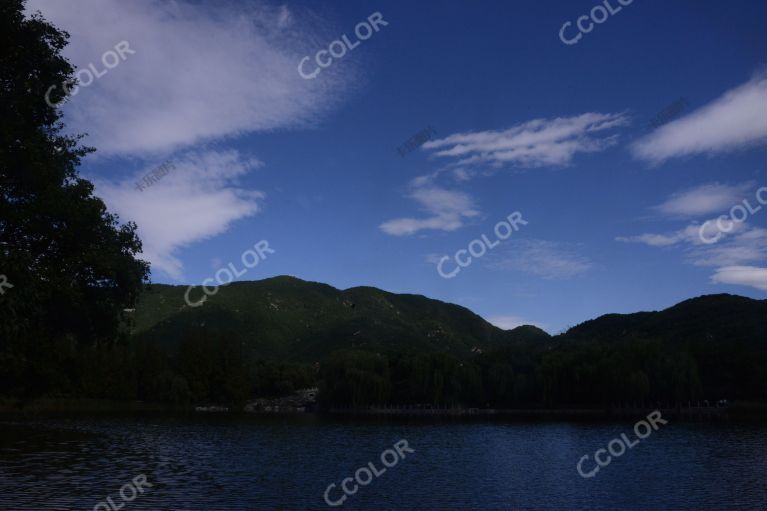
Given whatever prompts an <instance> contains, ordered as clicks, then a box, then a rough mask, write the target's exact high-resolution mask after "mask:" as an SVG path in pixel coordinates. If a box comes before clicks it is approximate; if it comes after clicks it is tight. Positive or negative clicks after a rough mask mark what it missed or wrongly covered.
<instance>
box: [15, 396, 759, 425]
mask: <svg viewBox="0 0 767 511" xmlns="http://www.w3.org/2000/svg"><path fill="white" fill-rule="evenodd" d="M195 408H196V407H195V405H183V406H179V405H176V406H174V405H166V404H162V403H153V402H146V401H113V400H104V399H79V398H38V399H35V400H31V401H21V400H18V399H14V398H2V399H0V416H4V415H6V416H7V415H14V416H18V415H22V416H38V415H67V414H75V415H93V416H99V415H105V414H106V415H109V414H155V413H157V414H172V415H191V416H211V415H212V416H221V415H226V416H259V417H264V416H272V417H284V416H287V415H292V416H303V415H317V416H328V417H365V418H376V417H379V418H384V417H418V418H429V417H433V418H519V419H524V420H529V419H547V420H548V419H586V420H589V419H592V420H593V419H615V418H623V417H639V416H642V415H646V414H647V413H648V412H649V411H653V410H659V411H660V412H661V413H662V414H663V416H664V417H670V418H677V419H704V420H708V419H725V420H727V419H733V418H752V417H753V418H758V419H766V418H767V403H762V402H747V401H744V402H738V403H733V404H732V405H729V406H726V407H725V406H723V407H716V406H708V407H706V406H700V407H698V406H690V407H687V406H685V407H681V406H678V407H668V406H655V407H624V408H604V407H581V408H575V407H563V408H427V407H418V406H403V407H386V406H384V407H330V408H320V407H308V409H306V410H301V411H298V410H281V411H270V412H264V411H244V410H242V409H238V408H236V407H221V408H223V409H222V410H216V409H215V408H217V407H212V408H214V409H213V410H210V411H199V410H195Z"/></svg>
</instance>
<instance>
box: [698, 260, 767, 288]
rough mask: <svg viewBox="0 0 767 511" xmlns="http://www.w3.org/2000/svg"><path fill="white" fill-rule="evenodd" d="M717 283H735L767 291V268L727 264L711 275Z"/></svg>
mask: <svg viewBox="0 0 767 511" xmlns="http://www.w3.org/2000/svg"><path fill="white" fill-rule="evenodd" d="M711 281H712V282H714V283H716V284H735V285H738V286H749V287H754V288H756V289H761V290H762V291H767V268H760V267H758V266H727V267H724V268H719V269H718V270H716V273H714V275H712V276H711Z"/></svg>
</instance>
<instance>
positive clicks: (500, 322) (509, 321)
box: [487, 315, 545, 330]
mask: <svg viewBox="0 0 767 511" xmlns="http://www.w3.org/2000/svg"><path fill="white" fill-rule="evenodd" d="M487 322H488V323H491V324H493V325H495V326H497V327H498V328H501V329H503V330H513V329H515V328H517V327H518V326H523V325H533V326H537V327H538V328H540V329H542V330H545V328H544V326H543V325H541V324H539V323H535V322H533V321H528V320H526V319H524V318H521V317H519V316H506V315H501V316H491V317H489V318H487Z"/></svg>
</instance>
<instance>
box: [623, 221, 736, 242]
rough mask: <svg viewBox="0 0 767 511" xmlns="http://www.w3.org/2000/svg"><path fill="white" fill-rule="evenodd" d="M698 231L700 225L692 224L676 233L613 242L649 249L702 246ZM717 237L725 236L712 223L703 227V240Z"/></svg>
mask: <svg viewBox="0 0 767 511" xmlns="http://www.w3.org/2000/svg"><path fill="white" fill-rule="evenodd" d="M740 225H742V224H738V227H740ZM734 229H735V228H733V230H734ZM700 231H701V224H697V223H693V224H690V225H688V226H687V227H685V228H684V229H679V230H677V231H672V232H666V233H644V234H639V235H636V236H618V237H617V238H615V240H616V241H620V242H623V243H641V244H643V245H649V246H651V247H668V246H671V245H677V244H680V243H689V244H692V245H702V244H704V241H703V239H701V232H700ZM718 235H722V236H724V235H726V234H725V233H721V234H720V231H719V230H718V229H717V227H716V224H714V223H708V224H705V227H703V238H705V239H711V238H713V237H716V236H718Z"/></svg>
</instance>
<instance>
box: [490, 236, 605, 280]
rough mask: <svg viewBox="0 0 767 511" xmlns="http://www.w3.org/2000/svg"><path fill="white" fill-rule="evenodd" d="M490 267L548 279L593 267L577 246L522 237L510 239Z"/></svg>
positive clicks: (574, 274) (558, 278) (573, 274)
mask: <svg viewBox="0 0 767 511" xmlns="http://www.w3.org/2000/svg"><path fill="white" fill-rule="evenodd" d="M489 266H490V267H491V268H495V269H501V270H514V271H522V272H525V273H531V274H533V275H537V276H539V277H541V278H544V279H547V280H560V279H568V278H571V277H575V276H576V275H579V274H581V273H585V272H587V271H589V270H590V269H591V268H592V266H593V265H592V263H591V261H590V260H589V259H588V258H586V257H584V256H582V255H580V254H578V251H577V247H575V246H573V245H570V244H566V243H559V242H554V241H546V240H536V239H525V240H517V241H512V242H511V243H510V244H509V248H508V250H507V251H506V253H505V254H504V255H503V256H501V258H500V259H497V260H492V262H491V263H490V265H489Z"/></svg>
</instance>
